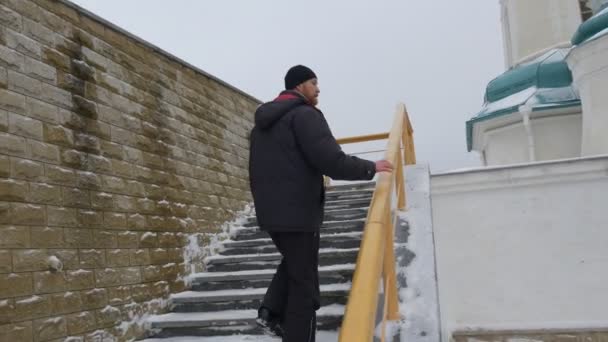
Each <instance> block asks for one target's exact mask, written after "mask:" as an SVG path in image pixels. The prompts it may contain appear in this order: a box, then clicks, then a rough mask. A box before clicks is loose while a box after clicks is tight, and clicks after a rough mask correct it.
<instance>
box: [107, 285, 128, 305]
mask: <svg viewBox="0 0 608 342" xmlns="http://www.w3.org/2000/svg"><path fill="white" fill-rule="evenodd" d="M108 300H109V304H110V305H121V304H126V303H129V302H131V301H132V297H131V290H130V287H129V286H117V287H110V288H108Z"/></svg>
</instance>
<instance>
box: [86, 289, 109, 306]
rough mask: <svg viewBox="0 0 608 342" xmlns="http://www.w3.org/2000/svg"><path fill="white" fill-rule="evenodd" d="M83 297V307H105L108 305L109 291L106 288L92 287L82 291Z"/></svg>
mask: <svg viewBox="0 0 608 342" xmlns="http://www.w3.org/2000/svg"><path fill="white" fill-rule="evenodd" d="M80 297H81V298H82V308H83V309H85V310H92V309H98V308H103V307H105V306H106V305H108V291H107V290H106V289H100V288H96V289H92V290H88V291H83V292H81V293H80Z"/></svg>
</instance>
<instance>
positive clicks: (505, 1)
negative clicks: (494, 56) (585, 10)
mask: <svg viewBox="0 0 608 342" xmlns="http://www.w3.org/2000/svg"><path fill="white" fill-rule="evenodd" d="M500 3H501V19H502V27H503V42H504V49H505V64H506V65H507V67H510V66H512V65H513V64H514V63H515V62H517V61H518V60H520V59H522V58H524V57H526V56H528V55H530V54H533V53H535V52H537V51H538V50H542V49H544V48H547V47H549V46H552V45H555V44H558V43H561V42H564V41H569V40H570V38H572V35H573V34H574V32H575V31H576V29H577V28H578V26H579V25H580V24H581V21H582V19H581V11H580V7H579V3H578V0H534V1H530V0H501V1H500Z"/></svg>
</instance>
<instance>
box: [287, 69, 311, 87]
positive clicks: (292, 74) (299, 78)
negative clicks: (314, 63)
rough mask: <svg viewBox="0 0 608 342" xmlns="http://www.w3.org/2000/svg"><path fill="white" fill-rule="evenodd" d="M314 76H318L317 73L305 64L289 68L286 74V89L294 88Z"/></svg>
mask: <svg viewBox="0 0 608 342" xmlns="http://www.w3.org/2000/svg"><path fill="white" fill-rule="evenodd" d="M313 78H317V75H315V73H314V72H313V71H312V70H310V69H309V68H307V67H305V66H303V65H296V66H294V67H292V68H291V69H289V71H287V75H285V89H286V90H292V89H294V88H295V87H297V86H298V85H300V84H302V83H304V82H306V81H308V80H310V79H313Z"/></svg>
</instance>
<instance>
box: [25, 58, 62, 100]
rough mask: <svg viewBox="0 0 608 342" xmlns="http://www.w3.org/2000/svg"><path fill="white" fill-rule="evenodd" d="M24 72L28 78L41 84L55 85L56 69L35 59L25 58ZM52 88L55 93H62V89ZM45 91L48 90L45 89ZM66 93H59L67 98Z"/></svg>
mask: <svg viewBox="0 0 608 342" xmlns="http://www.w3.org/2000/svg"><path fill="white" fill-rule="evenodd" d="M38 58H40V57H38ZM24 71H25V73H26V74H27V75H28V76H31V77H33V78H36V79H39V80H41V81H43V82H48V83H51V84H56V83H57V69H55V68H53V67H52V66H49V65H46V64H44V63H42V62H40V61H38V60H36V59H33V58H30V57H27V56H26V57H25V63H24ZM53 88H55V89H56V90H57V91H59V90H61V91H62V92H63V90H62V89H59V88H56V87H53ZM46 89H50V88H48V87H47V88H46ZM66 93H67V92H66ZM66 93H61V94H62V95H61V96H67V95H66ZM57 94H59V93H57ZM68 94H69V93H68Z"/></svg>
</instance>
